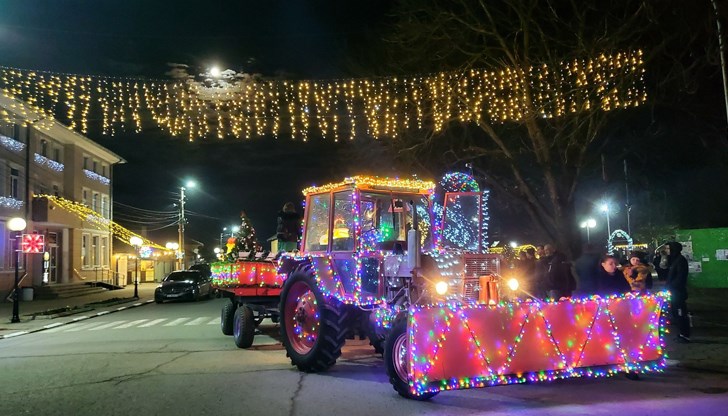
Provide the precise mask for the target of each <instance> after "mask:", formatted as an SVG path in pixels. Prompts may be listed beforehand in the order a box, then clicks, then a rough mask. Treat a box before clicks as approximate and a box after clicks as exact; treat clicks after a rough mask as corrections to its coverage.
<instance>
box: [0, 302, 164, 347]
mask: <svg viewBox="0 0 728 416" xmlns="http://www.w3.org/2000/svg"><path fill="white" fill-rule="evenodd" d="M153 302H154V299H149V300H145V301H140V302H137V303H134V304H131V305H129V306H120V307H118V308H115V309H111V310H105V311H101V312H96V313H95V314H91V315H83V316H77V317H75V318H73V319H71V320H70V321H66V322H56V323H52V324H48V325H45V326H42V327H40V328H35V329H28V330H26V331H18V332H12V333H10V334H5V335H0V340H1V339H7V338H15V337H19V336H22V335H28V334H33V333H36V332H41V331H45V330H47V329H52V328H57V327H59V326H64V325H68V324H74V323H76V322H80V321H85V320H87V319H92V318H96V317H99V316H103V315H108V314H110V313H114V312H121V311H123V310H125V309H131V308H136V307H139V306H144V305H148V304H150V303H153Z"/></svg>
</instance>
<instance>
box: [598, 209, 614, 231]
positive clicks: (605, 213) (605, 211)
mask: <svg viewBox="0 0 728 416" xmlns="http://www.w3.org/2000/svg"><path fill="white" fill-rule="evenodd" d="M600 209H601V211H602V212H603V213H604V215H606V216H607V237H609V236H610V235H611V234H612V228H611V227H610V226H609V204H608V203H606V202H605V203H603V204H602V206H601V207H600Z"/></svg>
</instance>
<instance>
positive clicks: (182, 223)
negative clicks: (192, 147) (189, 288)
mask: <svg viewBox="0 0 728 416" xmlns="http://www.w3.org/2000/svg"><path fill="white" fill-rule="evenodd" d="M195 187H197V183H196V182H195V181H187V183H186V184H185V186H180V188H179V227H178V229H177V230H178V240H179V241H178V244H179V250H180V253H179V256H177V257H178V260H179V270H184V264H185V263H184V261H185V260H184V258H185V222H186V219H185V190H187V189H192V188H195Z"/></svg>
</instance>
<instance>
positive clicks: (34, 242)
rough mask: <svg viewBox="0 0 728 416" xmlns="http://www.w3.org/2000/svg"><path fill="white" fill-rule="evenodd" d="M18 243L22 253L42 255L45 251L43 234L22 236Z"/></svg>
mask: <svg viewBox="0 0 728 416" xmlns="http://www.w3.org/2000/svg"><path fill="white" fill-rule="evenodd" d="M20 241H21V248H22V251H23V253H42V252H43V251H44V250H45V236H44V235H43V234H23V236H22V239H21V240H20Z"/></svg>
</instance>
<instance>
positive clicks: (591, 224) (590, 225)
mask: <svg viewBox="0 0 728 416" xmlns="http://www.w3.org/2000/svg"><path fill="white" fill-rule="evenodd" d="M596 226H597V222H596V220H594V218H587V220H586V221H583V222H582V223H581V225H580V227H581V228H586V242H587V243H591V238H590V237H589V229H590V228H594V227H596Z"/></svg>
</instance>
